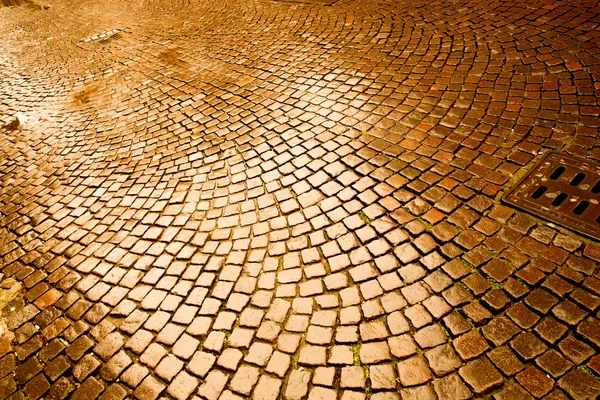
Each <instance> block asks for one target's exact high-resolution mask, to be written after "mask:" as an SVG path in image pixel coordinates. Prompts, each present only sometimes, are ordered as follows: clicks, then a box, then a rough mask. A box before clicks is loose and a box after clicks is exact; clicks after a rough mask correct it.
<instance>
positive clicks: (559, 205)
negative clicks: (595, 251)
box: [503, 151, 600, 240]
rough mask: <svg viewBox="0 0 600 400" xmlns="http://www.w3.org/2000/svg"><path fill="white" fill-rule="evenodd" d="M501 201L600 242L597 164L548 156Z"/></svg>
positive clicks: (568, 156)
mask: <svg viewBox="0 0 600 400" xmlns="http://www.w3.org/2000/svg"><path fill="white" fill-rule="evenodd" d="M503 200H504V201H505V202H506V203H508V204H511V205H513V206H515V207H518V208H520V209H522V210H524V211H528V212H530V213H532V214H535V215H537V216H539V217H541V218H544V219H547V220H549V221H552V222H556V223H557V224H559V225H562V226H564V227H566V228H569V229H572V230H573V231H575V232H577V233H580V234H583V235H587V236H590V237H592V238H594V239H599V240H600V165H599V164H596V163H593V162H590V161H588V160H584V159H581V158H577V157H573V156H570V155H567V154H562V153H559V152H556V151H552V152H549V153H547V154H546V155H545V156H544V157H543V158H542V160H540V162H539V163H538V164H537V165H536V166H535V167H534V168H533V169H532V170H531V171H530V172H529V173H528V174H527V175H526V176H525V177H524V178H523V179H522V180H521V181H520V182H519V183H518V184H517V185H516V186H515V187H514V188H513V189H511V190H510V191H509V192H508V193H507V194H506V195H505V196H504V198H503Z"/></svg>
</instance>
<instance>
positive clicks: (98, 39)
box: [83, 29, 123, 44]
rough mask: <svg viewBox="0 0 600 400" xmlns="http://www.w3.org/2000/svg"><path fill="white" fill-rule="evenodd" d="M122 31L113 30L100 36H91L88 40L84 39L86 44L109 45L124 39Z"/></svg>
mask: <svg viewBox="0 0 600 400" xmlns="http://www.w3.org/2000/svg"><path fill="white" fill-rule="evenodd" d="M120 31H121V30H120V29H112V30H110V31H106V32H102V33H100V34H98V35H94V36H90V37H88V38H86V39H83V42H85V43H90V42H91V43H97V44H107V43H110V42H113V41H115V40H119V39H121V38H122V37H123V34H122V33H121V32H120Z"/></svg>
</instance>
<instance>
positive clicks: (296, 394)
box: [284, 369, 310, 400]
mask: <svg viewBox="0 0 600 400" xmlns="http://www.w3.org/2000/svg"><path fill="white" fill-rule="evenodd" d="M309 380H310V373H308V372H306V371H299V370H296V369H294V370H292V371H291V373H290V376H289V378H288V383H287V386H286V389H285V392H284V398H285V399H289V400H293V399H301V398H303V397H304V396H305V395H306V394H307V393H308V382H309Z"/></svg>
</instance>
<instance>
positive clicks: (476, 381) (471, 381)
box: [459, 357, 503, 394]
mask: <svg viewBox="0 0 600 400" xmlns="http://www.w3.org/2000/svg"><path fill="white" fill-rule="evenodd" d="M459 375H460V376H461V378H463V379H464V380H465V382H467V384H468V385H469V386H470V387H471V388H472V389H473V391H474V392H475V393H477V394H482V393H486V392H489V391H490V390H492V389H494V388H496V387H498V386H501V385H502V383H503V377H502V375H501V374H500V373H499V372H498V370H497V369H496V368H494V366H493V365H492V363H491V362H490V361H489V360H488V359H487V358H485V357H481V358H478V359H476V360H474V361H470V362H469V363H467V364H466V365H465V366H464V367H462V368H460V370H459Z"/></svg>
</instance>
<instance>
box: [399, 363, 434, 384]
mask: <svg viewBox="0 0 600 400" xmlns="http://www.w3.org/2000/svg"><path fill="white" fill-rule="evenodd" d="M396 367H397V369H398V379H400V383H401V384H402V385H403V386H414V385H419V384H422V383H425V382H427V381H429V380H430V379H431V378H432V375H431V371H430V370H429V367H428V366H427V363H426V362H425V360H424V359H423V358H422V357H420V356H414V357H412V358H409V359H406V360H404V361H400V362H399V363H398V364H397V366H396Z"/></svg>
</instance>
